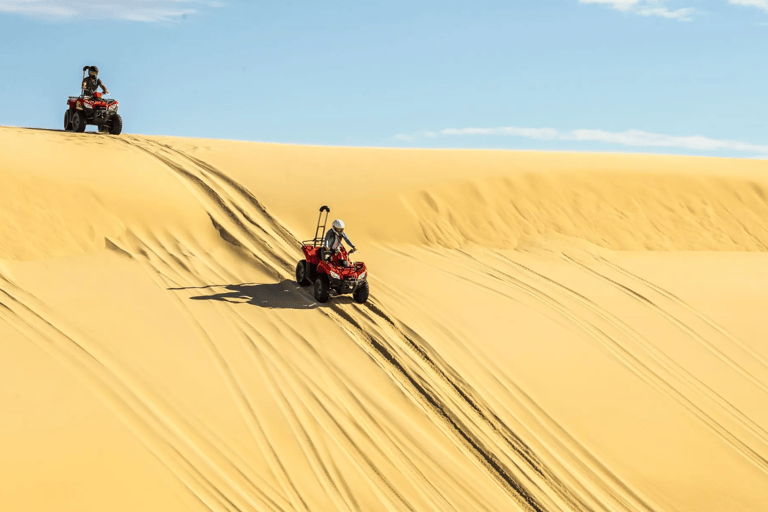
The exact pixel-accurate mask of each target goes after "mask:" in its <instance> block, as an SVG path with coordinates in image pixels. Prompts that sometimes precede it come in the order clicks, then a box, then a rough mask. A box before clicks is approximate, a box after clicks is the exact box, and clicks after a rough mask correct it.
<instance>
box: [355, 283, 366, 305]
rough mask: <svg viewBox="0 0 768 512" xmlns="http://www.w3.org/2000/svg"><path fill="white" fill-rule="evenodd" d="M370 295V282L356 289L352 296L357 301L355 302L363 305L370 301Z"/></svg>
mask: <svg viewBox="0 0 768 512" xmlns="http://www.w3.org/2000/svg"><path fill="white" fill-rule="evenodd" d="M369 293H370V288H369V287H368V281H365V282H363V283H362V284H361V285H359V286H358V287H357V288H356V289H355V292H354V293H353V294H352V298H353V299H355V302H357V303H358V304H363V303H365V301H367V300H368V294H369Z"/></svg>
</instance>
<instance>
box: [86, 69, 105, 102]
mask: <svg viewBox="0 0 768 512" xmlns="http://www.w3.org/2000/svg"><path fill="white" fill-rule="evenodd" d="M99 87H101V89H102V90H103V91H104V94H109V91H108V90H107V86H106V85H104V83H103V82H102V81H101V79H100V78H99V67H98V66H91V67H90V68H89V69H88V76H87V77H85V80H83V87H82V88H83V93H84V94H85V95H86V96H93V93H95V92H96V89H98V88H99Z"/></svg>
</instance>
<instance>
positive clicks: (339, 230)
mask: <svg viewBox="0 0 768 512" xmlns="http://www.w3.org/2000/svg"><path fill="white" fill-rule="evenodd" d="M333 229H334V230H335V231H336V232H337V233H338V234H342V233H343V232H344V228H341V227H338V226H333Z"/></svg>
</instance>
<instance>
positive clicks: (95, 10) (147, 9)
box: [0, 0, 225, 23]
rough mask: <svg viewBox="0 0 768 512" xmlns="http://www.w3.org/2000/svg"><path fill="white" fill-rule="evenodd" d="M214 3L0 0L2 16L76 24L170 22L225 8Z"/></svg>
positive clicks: (187, 0) (204, 0) (203, 0)
mask: <svg viewBox="0 0 768 512" xmlns="http://www.w3.org/2000/svg"><path fill="white" fill-rule="evenodd" d="M224 5H225V4H224V3H223V2H219V1H213V0H210V1H208V0H111V1H110V2H108V3H101V2H93V1H90V0H0V13H3V12H6V13H14V14H21V15H25V16H30V17H35V18H48V19H57V20H64V21H67V20H73V19H82V18H92V19H120V20H128V21H139V22H149V23H154V22H163V21H165V22H167V21H173V20H177V19H180V18H182V17H184V16H188V15H192V14H195V13H198V12H200V11H201V10H202V9H208V8H216V7H223V6H224Z"/></svg>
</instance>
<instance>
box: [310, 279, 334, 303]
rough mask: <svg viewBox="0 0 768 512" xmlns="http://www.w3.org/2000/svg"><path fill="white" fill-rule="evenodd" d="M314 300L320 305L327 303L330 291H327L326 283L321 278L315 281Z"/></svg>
mask: <svg viewBox="0 0 768 512" xmlns="http://www.w3.org/2000/svg"><path fill="white" fill-rule="evenodd" d="M314 292H315V293H314V295H315V300H316V301H317V302H319V303H321V304H324V303H326V302H328V298H329V297H330V295H331V294H330V290H329V289H328V282H327V281H326V280H325V279H323V276H320V277H318V278H317V279H315V290H314Z"/></svg>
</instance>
